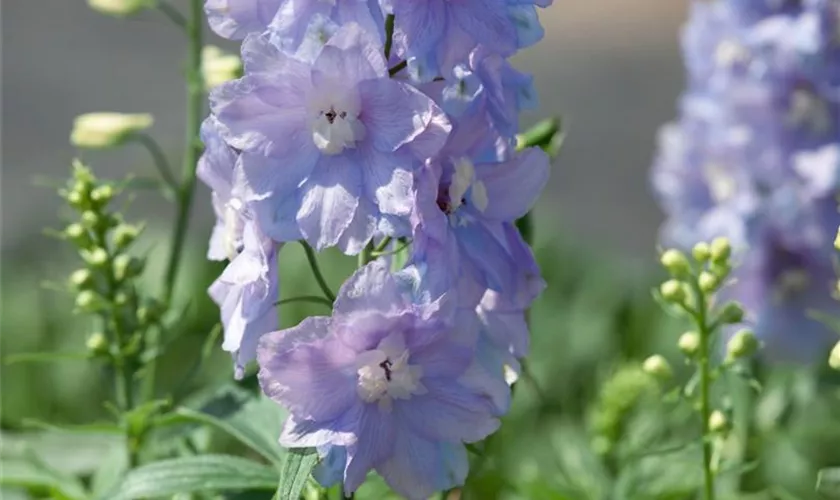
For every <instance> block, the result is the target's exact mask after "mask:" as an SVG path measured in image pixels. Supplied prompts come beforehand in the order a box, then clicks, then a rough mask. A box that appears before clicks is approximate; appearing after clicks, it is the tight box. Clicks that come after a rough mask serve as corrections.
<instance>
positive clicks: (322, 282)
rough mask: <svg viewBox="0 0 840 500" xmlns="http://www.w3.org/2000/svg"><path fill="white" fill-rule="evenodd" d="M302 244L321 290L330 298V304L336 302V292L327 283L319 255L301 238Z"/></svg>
mask: <svg viewBox="0 0 840 500" xmlns="http://www.w3.org/2000/svg"><path fill="white" fill-rule="evenodd" d="M300 244H301V245H302V246H303V251H304V252H306V260H308V261H309V267H311V268H312V274H313V275H314V276H315V281H317V282H318V286H319V287H320V288H321V292H322V293H323V294H324V297H326V298H327V299H329V301H330V305H332V303H333V302H335V294H334V293H333V292H332V290H330V286H329V285H328V284H327V280H326V279H324V274H323V273H322V272H321V266H319V265H318V256H317V255H315V250H314V249H313V248H312V247H311V246H309V243H307V242H306V241H305V240H300Z"/></svg>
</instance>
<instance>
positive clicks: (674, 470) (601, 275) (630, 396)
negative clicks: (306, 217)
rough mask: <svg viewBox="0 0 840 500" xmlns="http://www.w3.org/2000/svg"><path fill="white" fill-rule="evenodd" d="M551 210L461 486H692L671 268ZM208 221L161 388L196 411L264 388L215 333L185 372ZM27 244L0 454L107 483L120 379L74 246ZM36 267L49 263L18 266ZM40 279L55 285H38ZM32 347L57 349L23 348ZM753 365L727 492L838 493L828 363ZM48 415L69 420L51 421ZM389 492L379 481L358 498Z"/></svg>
mask: <svg viewBox="0 0 840 500" xmlns="http://www.w3.org/2000/svg"><path fill="white" fill-rule="evenodd" d="M140 196H146V194H141V195H140ZM130 213H131V212H130V211H129V214H130ZM128 218H129V219H130V218H131V215H129V217H128ZM549 219H550V214H542V216H538V217H537V218H536V221H537V222H536V231H535V233H536V243H535V248H536V253H537V256H538V259H539V261H540V263H541V265H542V268H543V272H544V275H545V279H546V281H547V282H548V283H549V287H548V288H547V289H546V291H545V293H544V294H543V295H542V297H541V298H540V299H539V300H538V301H537V303H536V304H535V306H534V308H533V310H532V315H531V320H532V328H533V341H532V353H531V356H530V358H528V373H527V376H523V377H522V378H521V379H520V380H519V382H518V383H517V384H516V385H515V390H514V402H513V408H512V410H511V412H510V414H509V415H507V416H506V417H505V418H504V424H503V426H502V428H501V430H500V432H499V433H497V434H496V435H494V436H492V437H491V438H490V439H489V440H488V441H487V442H485V443H483V444H482V445H479V446H477V447H475V448H474V449H473V450H472V452H473V455H472V460H473V469H472V474H471V476H470V479H469V483H468V484H467V486H466V488H465V489H464V491H463V492H462V493H461V498H464V499H537V500H542V499H545V500H588V499H593V500H613V499H628V500H629V499H638V500H642V499H661V500H668V499H674V500H676V499H690V498H694V495H695V492H696V491H697V489H698V485H699V484H700V480H701V477H700V471H701V468H700V466H699V464H700V458H699V453H700V441H699V438H698V435H699V423H698V421H697V416H696V412H694V411H693V410H692V409H691V408H690V407H688V405H687V403H685V402H678V401H675V400H674V398H671V397H669V393H671V392H672V391H671V390H670V389H671V388H672V387H674V386H676V385H677V384H678V383H682V382H684V381H685V380H686V378H687V377H688V376H689V373H688V371H689V370H688V368H687V367H686V366H685V365H684V364H683V362H682V361H681V356H680V355H679V353H678V351H677V349H676V340H677V338H678V336H679V334H680V333H681V332H682V331H683V329H685V328H686V327H687V325H685V324H682V322H681V321H680V320H677V319H675V318H672V317H670V316H668V315H666V314H665V313H664V312H663V311H662V310H661V308H660V307H659V306H658V305H657V304H656V303H655V302H654V300H653V299H652V297H651V293H650V290H651V288H652V287H653V286H655V285H656V284H657V282H658V280H659V279H661V278H662V277H663V276H662V275H661V274H659V273H658V272H657V270H656V268H654V267H652V266H651V267H647V268H640V267H628V266H626V265H623V264H621V263H620V262H619V261H616V260H613V259H612V258H611V256H610V253H609V251H608V250H603V249H593V248H587V247H585V246H583V245H581V244H580V243H579V242H574V241H569V240H565V239H563V238H558V237H557V236H554V235H552V233H551V231H550V229H548V227H547V225H548V224H549V223H550V221H549ZM208 232H209V228H205V229H204V230H195V231H194V232H193V234H194V235H195V238H193V239H191V240H190V246H189V251H188V253H187V256H188V258H187V259H186V260H185V264H184V266H185V268H184V271H183V273H182V274H181V281H180V283H179V285H178V288H177V296H178V298H177V302H176V303H177V304H178V305H177V306H176V307H179V308H180V309H179V310H183V311H184V313H183V314H182V315H181V320H180V321H181V322H180V326H179V331H180V332H181V333H180V334H179V335H177V336H175V337H174V338H173V339H172V340H171V341H170V342H169V343H168V344H167V352H166V354H165V355H164V357H163V359H162V364H161V375H160V376H159V377H158V384H159V387H158V392H159V393H162V394H170V393H173V392H177V393H179V394H183V393H185V392H189V393H191V394H193V397H192V399H191V400H188V402H186V403H185V404H187V405H193V406H195V407H199V406H202V405H206V404H207V394H212V395H218V391H219V390H224V391H228V390H230V391H234V392H233V393H232V394H239V393H240V392H241V393H243V394H254V393H255V386H256V384H255V382H254V380H253V377H251V378H246V380H245V381H243V382H241V383H234V382H233V381H232V379H231V361H230V358H229V356H228V355H227V354H226V353H224V352H222V351H221V349H219V348H218V345H213V348H212V349H211V350H210V351H209V352H210V356H209V358H208V359H207V360H206V362H205V363H204V364H203V366H202V368H201V370H200V371H199V373H198V374H197V376H195V377H189V378H188V377H187V374H188V373H190V371H191V369H192V365H193V361H194V360H195V359H197V358H198V357H199V355H200V354H199V353H200V352H201V350H202V346H203V344H204V343H205V340H206V339H207V336H208V335H209V334H210V332H211V330H212V329H213V327H214V325H215V324H216V323H217V321H218V318H217V314H218V310H217V309H216V307H215V306H214V305H213V303H212V302H211V301H210V300H209V298H208V297H207V294H206V288H207V286H208V285H209V284H210V283H211V282H212V280H213V279H214V278H215V276H216V275H217V273H218V272H219V270H220V267H219V265H217V264H213V263H209V262H207V261H206V260H205V258H204V252H205V240H204V239H203V238H200V237H199V235H203V234H207V233H208ZM165 241H166V237H165V228H164V227H163V226H162V225H160V226H158V225H157V224H155V223H154V221H152V224H150V227H149V228H148V229H147V231H146V233H145V234H144V236H143V239H142V240H141V241H140V242H139V243H138V244H137V246H136V247H135V248H136V249H138V250H139V251H140V252H141V253H144V252H145V253H147V254H148V255H149V267H148V271H147V276H146V278H147V279H148V282H149V283H150V284H151V283H157V282H159V279H157V278H158V276H159V274H160V273H161V272H162V269H159V268H160V267H161V266H160V262H161V259H160V258H158V257H157V256H156V255H157V252H159V251H161V249H162V248H164V247H165V246H164V245H163V244H162V242H165ZM29 252H31V253H28V254H27V255H25V256H22V255H8V254H7V255H4V264H5V265H4V275H3V281H2V301H3V303H2V310H3V314H2V317H1V319H0V331H2V332H3V335H2V339H0V341H2V344H0V348H2V355H3V358H4V364H3V366H2V377H1V378H0V382H2V390H1V391H0V394H1V395H2V413H1V414H0V418H1V419H2V420H1V422H2V442H3V447H2V453H3V454H4V455H5V456H4V459H7V458H9V456H12V457H14V456H18V457H21V456H26V454H30V453H34V454H35V455H36V456H38V457H40V458H39V460H42V461H43V462H45V464H46V465H45V467H46V468H47V469H46V470H49V471H52V472H51V473H57V474H64V473H81V474H82V475H88V482H90V481H95V476H90V475H91V474H92V473H93V471H94V470H95V469H96V468H97V467H98V466H99V465H101V464H102V463H103V462H107V461H109V460H112V459H113V458H112V457H113V456H114V455H113V454H112V453H114V450H117V451H118V452H119V451H120V450H122V447H123V446H124V443H122V438H120V437H119V434H114V433H110V432H108V431H107V428H106V427H103V431H104V432H103V433H101V435H100V434H96V433H94V434H92V435H91V434H90V433H89V431H90V429H91V428H90V427H85V428H82V430H85V433H83V434H80V429H79V428H77V427H74V426H79V425H82V424H90V423H91V422H105V421H107V420H108V419H109V415H108V412H107V409H106V408H105V405H104V404H103V402H104V401H106V400H107V399H108V398H109V397H110V396H109V394H110V388H109V386H110V383H111V382H110V375H109V374H107V373H105V372H104V371H102V368H101V367H100V366H98V363H94V362H90V361H86V360H85V359H84V345H85V339H86V336H87V335H88V334H90V333H91V331H92V325H90V324H87V323H86V321H84V320H81V319H80V317H77V316H73V315H72V313H71V309H72V296H71V295H70V294H68V293H65V292H62V291H60V290H59V289H60V288H61V287H63V285H62V283H63V282H64V280H65V279H66V276H67V275H68V274H69V272H70V271H71V270H72V269H73V267H72V266H73V262H74V260H73V257H72V256H71V254H70V252H69V250H68V249H67V248H66V246H65V245H63V244H61V243H60V242H57V241H53V240H49V239H43V240H39V243H38V245H35V246H33V247H31V248H30V249H29ZM652 253H653V252H652ZM321 259H322V266H323V268H324V270H325V272H326V275H327V277H328V280H329V281H330V284H331V286H333V287H334V288H336V289H337V288H338V286H339V285H340V283H341V281H342V280H343V279H344V278H345V277H346V276H347V275H349V274H350V273H351V272H352V269H353V267H354V265H355V262H354V259H351V258H348V257H345V256H342V255H340V254H338V253H335V252H327V253H325V254H323V255H322V256H321ZM22 261H28V262H38V263H39V266H14V267H10V266H9V265H8V263H10V262H22ZM653 262H654V259H653V258H651V263H653ZM281 276H282V282H281V283H282V284H281V287H282V288H281V296H282V297H290V296H294V295H302V294H307V293H310V292H316V290H315V288H314V287H315V284H314V282H313V280H312V279H311V276H310V270H309V268H308V266H307V265H306V263H305V257H304V255H303V252H302V250H301V247H300V246H299V245H296V244H288V245H287V246H286V247H284V248H283V250H282V251H281ZM38 282H42V286H33V283H38ZM149 286H152V285H149ZM150 290H151V291H153V290H154V289H153V288H150ZM323 313H324V311H323V309H322V306H319V305H317V304H316V305H312V304H301V303H295V304H289V305H284V306H283V308H282V323H283V324H284V325H293V324H296V323H297V322H299V321H300V320H301V319H302V318H304V317H305V316H307V315H312V314H323ZM217 344H218V343H217ZM23 353H39V354H40V355H41V356H43V355H44V354H45V353H60V354H61V355H60V356H58V357H57V359H51V358H50V357H49V356H47V357H45V358H43V359H41V358H38V359H37V360H29V361H27V360H25V359H18V355H20V354H23ZM651 353H662V354H664V355H665V356H666V357H667V358H668V359H669V360H671V362H672V365H673V366H674V368H675V373H676V375H675V380H674V382H673V385H671V384H666V385H664V386H663V385H660V384H659V383H658V382H657V381H655V380H653V379H651V378H650V377H648V376H647V375H646V374H644V373H643V372H642V371H641V369H640V362H641V361H642V360H643V359H644V358H645V357H647V356H648V355H650V354H651ZM757 368H758V373H759V379H760V382H761V384H762V386H763V388H762V391H761V393H760V394H757V393H756V392H755V391H754V390H752V389H750V387H749V386H748V384H747V383H746V382H745V381H743V380H740V379H737V378H731V379H726V380H722V381H720V382H719V383H718V389H719V390H720V391H721V392H725V393H726V394H728V396H726V397H725V398H724V399H723V400H722V402H721V404H722V405H723V407H724V408H728V409H729V411H731V412H732V415H733V419H734V421H735V423H736V427H735V431H733V433H732V434H731V435H730V437H729V439H728V441H727V444H726V446H724V447H723V450H724V455H725V457H724V461H723V463H722V466H721V470H722V472H721V476H720V477H721V479H720V481H721V483H722V491H723V492H724V493H726V492H729V493H728V496H727V495H725V496H724V497H723V498H732V499H734V498H743V499H756V500H758V499H768V500H769V499H780V500H791V499H802V500H807V499H811V498H814V499H819V498H830V497H825V496H820V494H818V493H817V492H816V490H815V484H816V475H817V471H818V470H819V469H820V468H821V467H825V466H831V465H836V464H840V426H838V425H837V422H838V418H840V404H838V396H839V395H840V393H838V388H840V380H838V378H837V377H836V376H832V375H831V374H830V373H827V370H823V369H821V368H820V369H818V368H813V367H811V368H807V367H804V368H803V367H799V368H792V367H780V366H774V367H761V366H757ZM185 380H186V384H187V386H186V387H184V383H185V382H184V381H185ZM220 386H221V387H222V389H218V387H220ZM236 391H239V392H236ZM226 397H227V396H226ZM217 403H218V401H217ZM214 404H215V403H214ZM255 418H256V417H255ZM275 421H276V419H275V420H268V421H267V423H266V424H265V425H264V426H263V428H264V431H265V432H268V433H276V432H278V431H279V427H278V426H276V424H274V423H273V422H275ZM43 422H50V425H54V426H58V427H61V428H63V430H62V429H58V428H51V429H47V430H45V429H44V427H45V424H43ZM747 428H748V429H749V433H748V437H745V436H747V435H746V434H744V433H743V432H742V431H743V429H747ZM94 430H95V428H94ZM159 432H164V433H165V432H167V431H166V430H163V431H159ZM191 432H193V431H191ZM194 432H200V436H199V437H198V441H199V442H201V443H204V444H203V445H202V446H207V447H208V449H211V450H233V451H235V452H240V453H246V454H247V453H248V452H247V451H246V450H245V449H244V448H242V447H241V446H239V445H237V444H236V442H235V441H233V440H231V439H230V438H227V437H225V435H224V434H223V433H218V432H213V431H210V430H208V429H206V428H205V429H203V430H201V431H194ZM164 437H166V435H165V434H164ZM162 442H163V443H164V444H166V445H167V446H171V445H172V443H173V442H174V441H172V440H168V439H164V440H162ZM109 453H110V454H109ZM251 455H253V453H251ZM109 457H111V458H109ZM7 464H8V462H7ZM7 466H8V465H7ZM7 472H8V471H7ZM736 491H742V492H743V491H746V492H751V493H750V494H748V495H747V494H744V493H737V494H736V493H734V492H736ZM13 493H14V492H13V491H12V490H6V491H5V494H4V496H3V498H4V499H5V498H9V499H12V498H18V497H16V496H12V495H13ZM17 494H20V492H18V493H17ZM6 495H9V496H6ZM388 495H389V493H387V488H385V487H384V485H383V484H382V483H381V481H379V480H377V479H375V478H374V479H372V480H371V481H369V482H368V483H367V484H366V485H365V486H364V487H363V489H362V490H361V491H360V492H359V493H358V496H357V498H390V497H389V496H388ZM270 496H271V495H270V493H269V494H268V496H267V497H266V498H270ZM20 498H26V497H24V496H21V497H20ZM226 498H227V497H226ZM254 498H257V497H254Z"/></svg>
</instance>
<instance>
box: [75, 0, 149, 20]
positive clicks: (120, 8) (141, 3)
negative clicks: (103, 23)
mask: <svg viewBox="0 0 840 500" xmlns="http://www.w3.org/2000/svg"><path fill="white" fill-rule="evenodd" d="M154 5H155V2H154V1H153V0H88V6H89V7H90V8H91V9H93V10H95V11H97V12H99V13H101V14H105V15H108V16H115V17H126V16H130V15H133V14H137V13H138V12H140V11H142V10H144V9H149V8H152V7H154Z"/></svg>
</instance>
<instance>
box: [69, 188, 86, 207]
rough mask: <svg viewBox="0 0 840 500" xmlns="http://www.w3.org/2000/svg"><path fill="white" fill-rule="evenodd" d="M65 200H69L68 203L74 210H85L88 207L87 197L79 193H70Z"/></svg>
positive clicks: (74, 191)
mask: <svg viewBox="0 0 840 500" xmlns="http://www.w3.org/2000/svg"><path fill="white" fill-rule="evenodd" d="M65 198H66V199H67V203H69V204H70V206H71V207H73V208H77V209H83V208H85V207H86V206H87V197H86V196H85V195H84V194H82V193H80V192H79V191H76V190H73V191H68V192H67V194H66V195H65Z"/></svg>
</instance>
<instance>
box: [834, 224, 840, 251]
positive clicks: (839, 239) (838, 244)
mask: <svg viewBox="0 0 840 500" xmlns="http://www.w3.org/2000/svg"><path fill="white" fill-rule="evenodd" d="M834 248H835V249H836V250H840V228H837V236H835V237H834Z"/></svg>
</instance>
